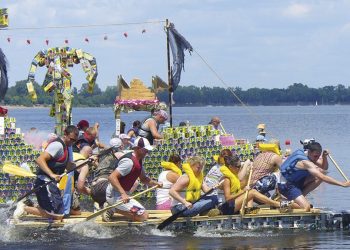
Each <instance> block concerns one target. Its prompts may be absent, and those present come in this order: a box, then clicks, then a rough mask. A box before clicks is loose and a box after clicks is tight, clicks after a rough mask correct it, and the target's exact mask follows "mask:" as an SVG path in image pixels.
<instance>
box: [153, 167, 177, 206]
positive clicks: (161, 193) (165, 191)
mask: <svg viewBox="0 0 350 250" xmlns="http://www.w3.org/2000/svg"><path fill="white" fill-rule="evenodd" d="M169 172H170V170H165V171H163V172H161V173H160V174H159V177H158V182H162V183H163V187H161V188H157V201H156V204H157V205H160V204H162V203H164V202H166V201H168V200H171V199H172V198H171V196H170V195H169V189H170V188H171V187H172V186H173V185H174V184H173V183H171V182H170V181H168V179H167V178H166V176H167V174H168V173H169Z"/></svg>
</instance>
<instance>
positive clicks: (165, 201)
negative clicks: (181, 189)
mask: <svg viewBox="0 0 350 250" xmlns="http://www.w3.org/2000/svg"><path fill="white" fill-rule="evenodd" d="M181 162H182V161H181V158H180V156H179V155H177V154H174V155H170V156H169V160H168V161H167V162H161V166H162V167H163V168H164V170H163V171H162V172H161V173H160V174H159V177H158V182H161V183H163V187H162V188H158V189H157V195H156V198H157V200H156V208H157V209H170V207H171V202H172V198H171V196H170V195H169V189H170V188H171V187H172V186H173V185H174V183H175V182H176V181H177V179H179V177H180V176H181V175H182V171H181V169H180V167H181Z"/></svg>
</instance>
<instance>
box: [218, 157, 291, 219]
mask: <svg viewBox="0 0 350 250" xmlns="http://www.w3.org/2000/svg"><path fill="white" fill-rule="evenodd" d="M224 161H225V165H224V166H221V167H220V171H221V172H222V174H223V176H224V177H223V180H224V182H223V184H222V185H221V187H220V188H221V189H222V190H223V193H221V192H219V199H220V198H221V199H222V200H224V203H223V204H221V206H219V208H220V210H221V213H222V214H224V215H232V214H235V213H238V212H239V211H240V209H241V207H242V205H243V201H244V198H245V195H244V193H245V191H244V190H243V189H242V187H244V186H245V185H246V183H244V182H242V181H240V180H239V178H238V172H239V170H240V167H241V161H240V159H239V157H238V156H237V155H233V156H225V157H224ZM248 189H249V188H248ZM220 196H223V197H220ZM250 201H258V202H260V203H262V204H267V205H270V206H272V207H276V208H280V207H283V208H284V207H287V208H288V206H292V204H291V203H286V202H281V203H280V202H277V201H274V200H271V199H269V198H267V197H266V196H265V195H263V194H261V193H259V192H258V191H257V190H255V189H250V190H249V191H248V195H247V201H246V202H248V203H249V202H250Z"/></svg>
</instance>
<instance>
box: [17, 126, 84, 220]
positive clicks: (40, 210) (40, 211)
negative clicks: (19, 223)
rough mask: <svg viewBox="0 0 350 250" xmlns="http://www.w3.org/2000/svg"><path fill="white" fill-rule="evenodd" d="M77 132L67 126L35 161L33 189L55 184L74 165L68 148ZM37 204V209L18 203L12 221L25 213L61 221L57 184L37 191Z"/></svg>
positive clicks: (60, 203)
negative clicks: (35, 171) (59, 136)
mask: <svg viewBox="0 0 350 250" xmlns="http://www.w3.org/2000/svg"><path fill="white" fill-rule="evenodd" d="M78 134H79V131H78V129H77V128H76V127H75V126H72V125H71V126H68V127H67V128H66V129H65V130H64V135H63V137H62V138H57V139H55V140H54V141H52V142H51V143H50V144H49V145H48V146H47V147H46V149H45V151H44V152H42V153H41V154H40V156H39V157H38V158H37V159H36V163H37V164H38V166H39V169H38V172H37V178H36V180H35V183H34V188H36V187H38V186H41V185H43V184H44V183H46V182H48V181H50V180H52V179H54V180H56V181H57V182H58V181H59V180H60V179H61V176H60V175H61V174H63V173H64V170H65V169H68V170H69V169H71V168H72V167H74V166H75V165H74V164H73V163H72V162H70V161H69V159H70V156H69V153H68V147H70V146H72V144H73V143H74V142H75V141H76V140H77V138H78ZM35 194H36V197H37V200H38V203H39V206H38V207H29V206H25V205H24V203H23V202H18V204H17V208H16V210H15V212H14V215H13V217H14V219H15V220H16V219H17V220H18V219H19V217H20V216H22V215H25V214H26V213H30V214H34V215H37V216H42V217H46V218H51V219H58V220H60V219H62V218H63V213H64V211H63V210H64V207H63V200H62V196H61V192H60V190H59V189H58V187H57V183H55V182H53V183H50V184H49V185H47V186H45V187H43V188H41V189H39V190H38V191H37V192H36V193H35Z"/></svg>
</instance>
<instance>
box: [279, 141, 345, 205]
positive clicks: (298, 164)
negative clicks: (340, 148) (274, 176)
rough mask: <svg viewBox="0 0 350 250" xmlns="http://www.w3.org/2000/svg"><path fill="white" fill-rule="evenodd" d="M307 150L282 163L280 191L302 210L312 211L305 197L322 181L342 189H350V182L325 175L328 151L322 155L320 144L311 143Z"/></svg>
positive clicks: (291, 156) (297, 152)
mask: <svg viewBox="0 0 350 250" xmlns="http://www.w3.org/2000/svg"><path fill="white" fill-rule="evenodd" d="M306 149H307V151H304V150H303V149H299V150H296V151H295V152H293V153H292V154H291V155H290V156H289V157H288V158H287V159H286V160H285V161H284V162H283V163H282V165H281V167H280V170H281V174H282V176H281V181H280V183H279V184H278V189H279V191H280V193H281V194H282V195H283V196H285V197H286V198H287V199H288V200H294V201H295V202H296V203H297V204H298V205H299V206H300V208H304V209H305V210H306V211H310V203H309V201H308V200H307V199H306V198H305V196H306V195H307V194H308V193H310V192H311V191H312V190H314V189H315V188H316V187H318V186H319V185H320V183H321V182H322V181H324V182H327V183H329V184H333V185H337V186H341V187H349V186H350V181H345V182H340V181H337V180H335V179H333V178H332V177H330V176H327V175H325V174H324V171H325V169H324V167H325V166H328V164H327V162H326V161H327V155H328V151H327V150H324V151H323V153H322V147H321V145H320V144H319V143H318V142H315V141H312V142H310V143H309V144H308V146H307V148H306ZM321 154H322V158H321V160H319V159H320V156H321Z"/></svg>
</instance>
